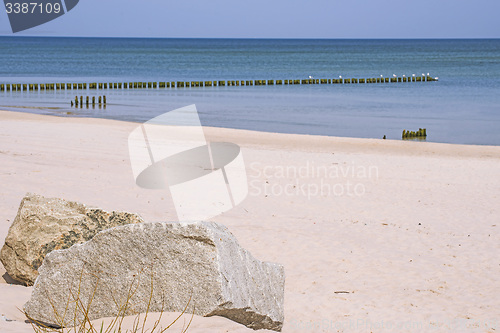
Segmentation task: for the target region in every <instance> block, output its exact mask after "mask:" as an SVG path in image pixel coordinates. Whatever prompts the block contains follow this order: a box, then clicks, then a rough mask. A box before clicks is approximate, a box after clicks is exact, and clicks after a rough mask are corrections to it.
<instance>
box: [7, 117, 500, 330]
mask: <svg viewBox="0 0 500 333" xmlns="http://www.w3.org/2000/svg"><path fill="white" fill-rule="evenodd" d="M137 126H138V124H137V123H129V122H121V121H113V120H103V119H90V118H63V117H53V116H42V115H33V114H28V113H17V112H7V111H0V246H1V245H3V243H4V239H5V237H6V235H7V233H8V229H9V226H10V224H11V223H12V221H13V219H14V218H15V216H16V213H17V209H18V207H19V203H20V201H21V199H22V198H23V196H24V195H25V194H26V193H27V192H33V193H37V194H40V195H43V196H46V197H58V198H64V199H67V200H73V201H79V202H82V203H85V204H87V205H89V206H97V207H100V208H103V209H106V210H124V211H129V212H134V213H138V214H140V215H141V216H142V217H143V218H144V219H145V220H146V221H170V220H176V219H177V217H176V213H175V210H174V206H173V203H172V200H171V197H170V195H169V192H168V191H162V190H156V191H154V190H146V189H141V188H139V187H137V186H136V185H135V182H134V178H133V176H132V172H131V167H130V161H129V153H128V147H127V137H128V135H129V133H130V132H131V131H132V130H133V129H134V128H136V127H137ZM205 135H206V137H207V139H208V140H210V141H226V142H232V143H236V144H238V145H240V147H241V149H242V154H243V158H244V161H245V166H246V171H247V177H248V184H249V194H248V197H247V198H246V199H245V200H244V201H243V202H242V203H241V204H240V205H239V206H237V207H236V208H234V209H233V210H230V211H228V212H226V213H224V214H222V215H220V216H217V217H215V218H213V219H212V220H213V221H216V222H220V223H222V224H224V225H226V226H227V227H228V228H229V229H230V230H231V232H232V233H233V234H234V235H235V236H236V237H237V239H238V240H239V242H240V244H241V245H242V246H243V247H245V248H246V249H248V250H249V251H250V252H251V253H252V254H253V255H254V256H255V257H256V258H258V259H260V260H264V261H272V262H278V263H281V264H283V265H284V267H285V272H286V284H285V324H284V327H283V332H489V333H493V332H498V331H500V281H499V276H500V259H499V258H500V205H499V203H500V147H493V146H465V145H449V144H437V143H426V142H407V141H405V142H403V141H391V140H375V139H355V138H337V137H322V136H307V135H289V134H274V133H261V132H252V131H244V130H233V129H223V128H205ZM429 135H432V133H430V134H429ZM4 273H5V270H4V268H3V266H2V265H1V264H0V277H1V278H0V314H1V315H3V316H5V318H8V319H9V320H12V321H5V320H3V319H0V332H30V331H31V327H30V325H29V324H27V323H25V322H24V320H25V318H24V316H23V314H22V313H21V312H20V310H19V309H21V308H22V306H23V304H24V303H25V302H26V301H27V300H28V298H29V296H30V292H31V288H29V287H23V286H19V285H16V284H13V283H12V282H13V281H11V280H9V278H8V276H6V275H5V274H4ZM169 318H172V315H170V316H169ZM167 319H168V318H167ZM181 326H182V323H180V326H179V327H181ZM172 331H173V332H177V331H178V328H177V327H175V328H174V329H172ZM189 332H196V333H198V332H199V333H201V332H208V333H210V332H252V330H251V329H248V328H246V327H244V326H242V325H239V324H237V323H234V322H232V321H230V320H228V319H225V318H219V317H212V318H203V317H198V316H195V318H194V320H193V323H192V324H191V328H190V329H189Z"/></svg>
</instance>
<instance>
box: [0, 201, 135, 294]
mask: <svg viewBox="0 0 500 333" xmlns="http://www.w3.org/2000/svg"><path fill="white" fill-rule="evenodd" d="M142 222H144V221H143V220H142V218H141V217H140V216H138V215H136V214H132V213H127V212H114V211H113V212H106V211H104V210H102V209H98V208H88V207H87V206H86V205H84V204H81V203H78V202H73V201H66V200H63V199H56V198H45V197H43V196H41V195H36V194H31V193H28V194H26V196H25V197H24V198H23V200H22V201H21V205H20V206H19V210H18V212H17V216H16V218H15V220H14V222H13V223H12V225H11V226H10V229H9V233H8V234H7V238H6V239H5V244H4V246H3V247H2V250H1V251H0V261H1V262H2V264H3V265H4V267H5V270H6V271H7V274H9V276H10V277H11V278H12V279H14V280H16V281H19V282H21V283H23V284H25V285H28V286H31V285H33V283H34V282H35V279H36V277H37V276H38V271H37V270H38V267H40V265H42V262H43V260H44V258H45V256H46V255H47V254H48V253H50V252H51V251H53V250H59V249H67V248H69V247H71V246H72V245H73V244H78V243H83V242H86V241H88V240H90V239H92V237H94V235H96V234H97V233H98V232H100V231H102V230H105V229H109V228H113V227H116V226H119V225H125V224H132V223H142Z"/></svg>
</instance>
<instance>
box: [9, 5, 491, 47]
mask: <svg viewBox="0 0 500 333" xmlns="http://www.w3.org/2000/svg"><path fill="white" fill-rule="evenodd" d="M12 1H13V2H14V1H16V2H19V1H23V0H12ZM26 1H27V0H26ZM27 2H29V1H27ZM12 35H16V36H74V37H160V38H169V37H185V38H500V0H307V1H306V0H246V1H243V0H232V1H230V0H211V1H207V0H177V1H173V0H80V2H79V4H78V5H77V6H76V7H75V8H74V9H73V10H71V11H70V12H68V13H67V14H65V15H63V16H61V17H59V18H57V19H55V20H53V21H51V22H48V23H45V24H43V25H41V26H38V27H35V28H32V29H29V30H26V31H24V32H19V33H16V34H13V33H12V30H11V28H10V25H9V21H8V17H7V14H6V13H5V12H3V11H2V12H1V13H0V36H12Z"/></svg>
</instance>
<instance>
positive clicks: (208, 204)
mask: <svg viewBox="0 0 500 333" xmlns="http://www.w3.org/2000/svg"><path fill="white" fill-rule="evenodd" d="M128 147H129V153H130V162H131V165H132V172H133V174H134V178H135V180H136V184H137V185H138V186H140V187H142V188H147V189H160V190H161V189H169V190H170V194H171V196H172V200H173V203H174V206H175V210H176V212H177V216H178V218H179V220H181V221H195V220H204V219H208V218H211V217H214V216H217V215H219V214H222V213H223V212H225V211H228V210H229V209H231V208H233V207H235V206H236V205H238V204H239V203H241V202H242V201H243V200H244V199H245V198H246V196H247V194H248V182H247V176H246V171H245V163H244V161H243V156H242V154H241V149H240V147H239V146H238V145H236V144H234V143H229V142H207V141H206V139H205V134H204V132H203V128H202V126H201V123H200V118H199V116H198V112H197V110H196V106H195V105H189V106H186V107H184V108H180V109H177V110H173V111H170V112H167V113H164V114H162V115H160V116H158V117H155V118H153V119H151V120H149V121H147V122H145V123H144V124H142V125H140V126H139V127H137V128H136V129H135V130H134V131H132V133H130V135H129V138H128Z"/></svg>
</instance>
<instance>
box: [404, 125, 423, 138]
mask: <svg viewBox="0 0 500 333" xmlns="http://www.w3.org/2000/svg"><path fill="white" fill-rule="evenodd" d="M402 137H403V139H415V138H426V137H427V130H426V129H425V128H419V129H418V131H407V130H403V135H402Z"/></svg>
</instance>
